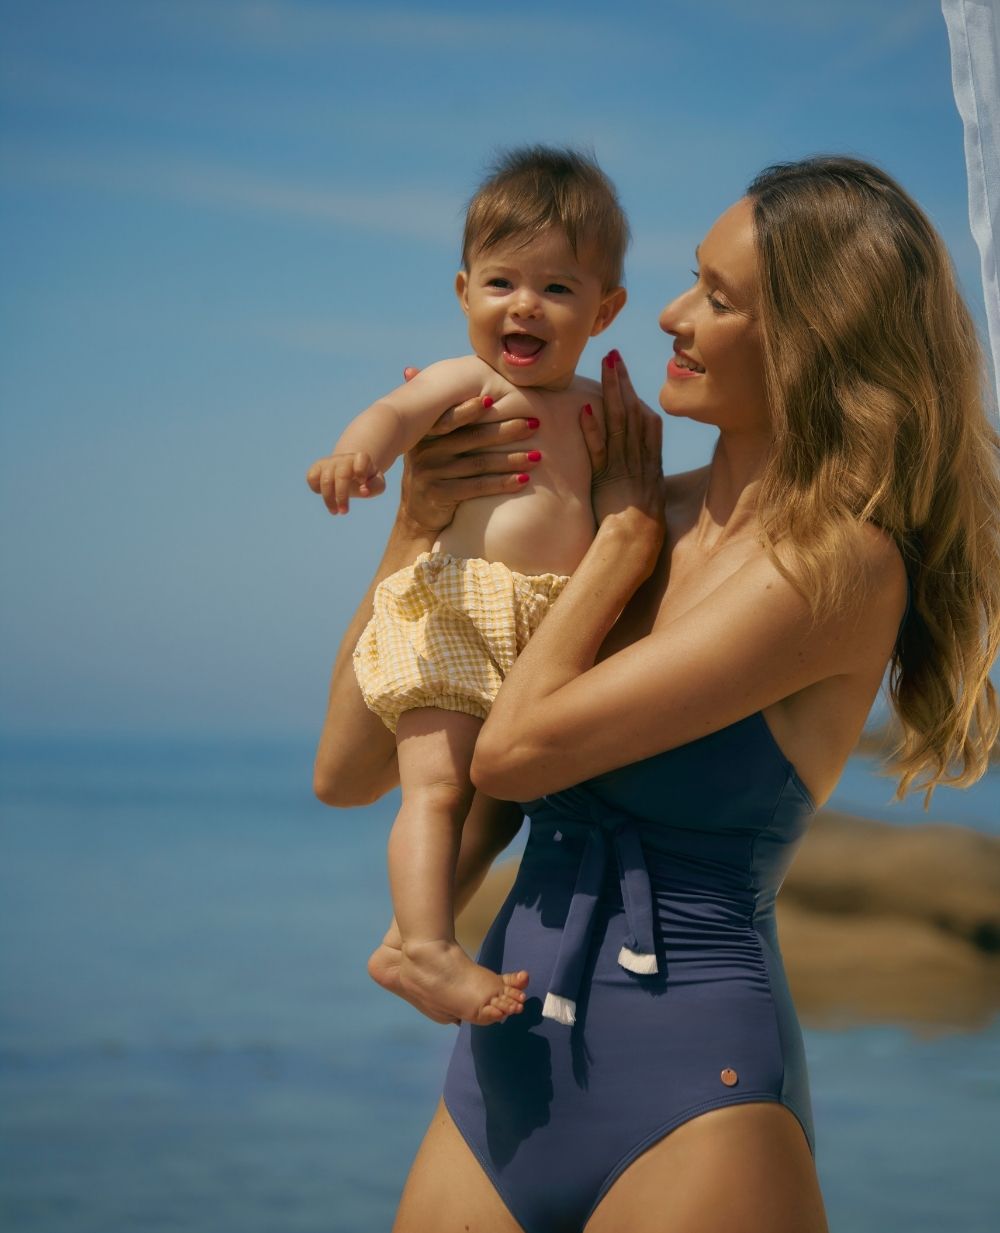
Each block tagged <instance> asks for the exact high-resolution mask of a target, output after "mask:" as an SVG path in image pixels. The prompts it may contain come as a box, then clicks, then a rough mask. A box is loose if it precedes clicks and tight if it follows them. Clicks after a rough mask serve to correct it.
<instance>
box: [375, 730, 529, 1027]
mask: <svg viewBox="0 0 1000 1233" xmlns="http://www.w3.org/2000/svg"><path fill="white" fill-rule="evenodd" d="M481 726H482V724H481V721H480V720H478V719H476V718H474V717H473V716H471V715H465V714H462V713H460V712H458V711H444V710H437V709H436V708H430V707H423V708H421V709H419V710H414V711H407V712H405V713H404V714H403V715H401V716H400V720H399V725H398V727H397V729H396V749H397V752H398V755H399V781H400V786H401V787H402V793H403V804H402V808H401V809H400V811H399V814H398V815H397V817H396V822H395V824H394V826H393V828H392V834H391V835H390V837H389V883H390V886H391V888H392V900H393V906H394V907H395V910H396V920H397V921H398V923H399V930H400V933H401V935H402V940H403V945H402V951H403V955H402V963H401V967H400V980H401V983H402V988H403V991H404V994H406V993H408V994H410V995H411V996H412V998H413V1000H419V1001H423V1002H426V1003H427V1004H428V1005H431V1006H434V1007H435V1008H436V1009H437V1010H438V1012H439V1013H441V1014H444V1015H451V1016H454V1017H456V1018H459V1019H468V1020H469V1021H470V1022H472V1023H478V1024H489V1023H497V1022H499V1021H500V1020H501V1019H502V1018H504V1016H505V1015H509V1014H514V1013H516V1012H517V1011H520V1010H521V1008H522V1005H523V1003H524V994H523V993H522V991H521V990H522V988H523V986H524V985H525V984H526V983H527V976H526V974H525V973H516V974H514V975H510V976H501V975H499V974H498V973H496V972H491V971H489V970H488V969H487V968H484V967H480V965H479V964H477V963H474V962H473V961H472V960H471V959H470V958H469V956H468V955H467V954H466V953H465V951H464V950H462V948H461V947H460V946H459V945H458V943H457V942H456V940H455V905H454V901H455V895H454V884H455V866H456V862H457V860H458V851H459V846H460V844H461V838H462V823H463V822H464V820H465V816H466V814H467V813H468V811H469V806H470V805H471V803H472V797H473V794H474V791H475V789H474V788H473V786H472V783H471V781H470V780H469V768H470V766H471V765H472V753H473V750H474V749H475V745H476V738H477V737H478V735H479V729H480V727H481Z"/></svg>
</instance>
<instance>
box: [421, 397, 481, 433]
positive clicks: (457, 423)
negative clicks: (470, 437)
mask: <svg viewBox="0 0 1000 1233" xmlns="http://www.w3.org/2000/svg"><path fill="white" fill-rule="evenodd" d="M492 406H493V399H492V398H468V399H466V401H465V402H460V403H459V404H458V406H456V407H449V408H448V410H447V411H445V412H444V414H443V415H439V416H438V418H437V419H436V420H435V421H434V425H433V427H432V428H431V430H430V432H429V433H428V434H427V435H428V436H429V437H443V436H447V435H448V434H449V433H452V432H454V431H455V430H456V429H457V428H464V427H465V426H466V425H468V424H474V423H476V421H477V420H479V419H480V418H481V417H482V416H483V415H485V414H486V412H487V411H488V410H489V409H490V407H492Z"/></svg>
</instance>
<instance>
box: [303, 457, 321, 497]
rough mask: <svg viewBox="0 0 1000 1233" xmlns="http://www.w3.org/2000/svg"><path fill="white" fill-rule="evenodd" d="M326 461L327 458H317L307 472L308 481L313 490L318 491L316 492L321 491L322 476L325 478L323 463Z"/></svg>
mask: <svg viewBox="0 0 1000 1233" xmlns="http://www.w3.org/2000/svg"><path fill="white" fill-rule="evenodd" d="M324 462H325V459H323V458H317V459H316V461H315V462H314V463H313V465H312V466H311V467H310V468H309V470H308V471H307V472H306V483H307V484H308V485H309V487H310V488H311V489H312V490H313V492H316V493H318V492H320V491H321V487H320V485H321V482H322V478H323V463H324Z"/></svg>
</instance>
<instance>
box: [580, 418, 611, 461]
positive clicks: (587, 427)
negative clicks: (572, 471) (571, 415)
mask: <svg viewBox="0 0 1000 1233" xmlns="http://www.w3.org/2000/svg"><path fill="white" fill-rule="evenodd" d="M580 428H581V429H582V431H583V442H584V444H585V445H586V447H587V453H588V454H589V455H590V473H591V475H597V474H598V472H600V471H603V470H604V468H605V466H607V461H608V449H607V441H606V439H605V436H604V423H603V421H602V419H601V418H600V417H599V416H598V414H597V412H596V411H595V410H594V408H593V407H592V406H591V405H590V403H589V402H588V403H587V404H586V405H585V406H584V408H583V410H582V411H581V412H580Z"/></svg>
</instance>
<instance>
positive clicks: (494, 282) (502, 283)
mask: <svg viewBox="0 0 1000 1233" xmlns="http://www.w3.org/2000/svg"><path fill="white" fill-rule="evenodd" d="M486 285H487V287H500V288H502V289H503V290H504V291H509V290H510V280H509V279H507V278H491V279H490V280H489V281H488V282H487V284H486Z"/></svg>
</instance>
